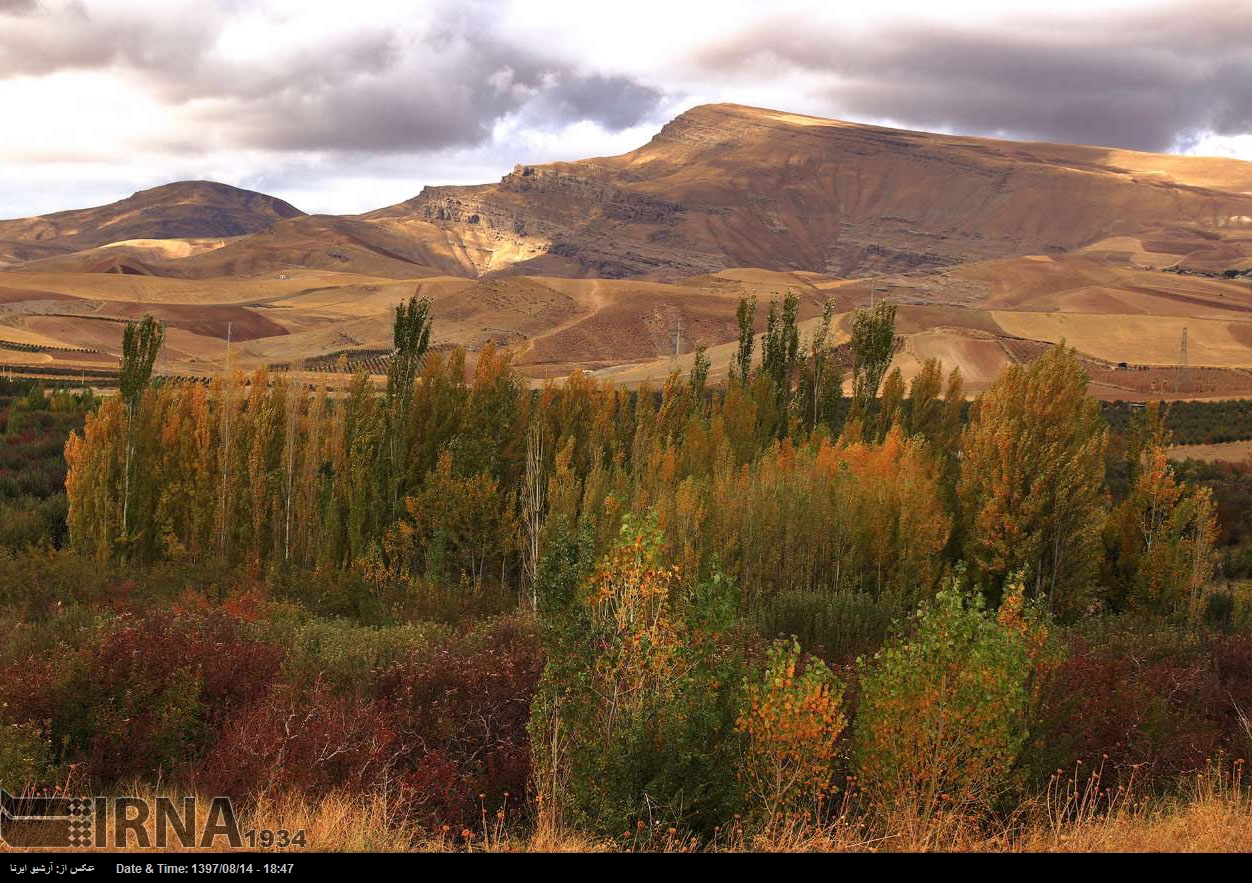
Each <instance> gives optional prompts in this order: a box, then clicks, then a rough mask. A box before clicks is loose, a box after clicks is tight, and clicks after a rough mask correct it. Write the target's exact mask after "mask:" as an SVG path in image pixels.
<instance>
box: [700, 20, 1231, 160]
mask: <svg viewBox="0 0 1252 883" xmlns="http://www.w3.org/2000/svg"><path fill="white" fill-rule="evenodd" d="M1250 45H1252V7H1247V6H1244V7H1242V8H1236V7H1233V6H1231V5H1230V4H1226V3H1214V2H1188V3H1182V2H1176V3H1172V4H1166V5H1157V6H1155V7H1153V8H1147V9H1138V10H1132V11H1130V12H1121V13H1119V14H1117V15H1111V14H1104V15H1100V14H1091V13H1085V14H1070V15H1069V16H1061V17H1054V18H1050V19H1048V20H1046V21H1045V20H1039V19H1018V20H1008V21H1004V20H1000V21H996V20H990V21H986V22H982V23H971V22H961V23H956V24H951V23H943V22H927V23H925V24H924V25H921V24H918V23H915V22H911V21H895V22H888V23H886V24H884V25H883V26H881V27H877V28H873V29H871V30H870V31H868V32H865V31H861V32H857V33H852V34H849V33H846V32H844V31H842V30H841V29H840V28H839V27H837V23H813V22H810V24H809V26H808V27H806V28H804V29H802V30H801V29H797V28H795V27H794V25H793V23H791V22H788V21H773V22H761V23H759V25H758V26H756V27H753V28H751V29H749V30H744V31H742V32H739V33H736V34H733V35H729V36H727V37H726V38H724V39H722V40H720V41H717V42H715V43H712V44H710V45H708V46H706V47H703V48H702V50H701V51H700V52H699V53H698V54H697V56H696V58H695V64H696V66H697V67H698V68H699V69H701V70H703V71H704V72H705V73H706V74H707V75H718V76H729V77H749V76H760V74H761V72H763V71H767V70H773V71H774V72H775V75H777V71H778V70H779V69H780V68H784V69H786V68H789V69H792V70H798V71H801V72H803V73H806V74H808V75H810V76H811V77H812V78H813V79H812V82H811V88H812V90H813V91H814V93H815V94H816V95H818V96H820V97H821V98H822V99H824V100H825V102H826V104H827V106H828V107H829V108H830V109H831V111H832V112H834V113H839V114H844V115H849V116H853V117H859V118H864V117H871V118H878V119H888V120H894V121H899V122H901V123H903V124H907V125H911V126H915V127H918V128H927V127H930V128H943V129H947V130H950V131H958V132H967V133H983V134H1007V135H1012V136H1017V137H1030V138H1039V139H1048V140H1054V141H1066V142H1074V143H1084V144H1102V145H1109V146H1117V147H1132V148H1139V149H1145V150H1168V149H1170V148H1171V147H1174V146H1176V145H1179V144H1183V143H1186V142H1187V141H1188V140H1189V139H1194V138H1196V137H1199V136H1200V135H1202V134H1203V133H1207V132H1216V133H1218V134H1238V133H1242V132H1247V131H1250V130H1252V57H1250V56H1249V52H1248V47H1249V46H1250Z"/></svg>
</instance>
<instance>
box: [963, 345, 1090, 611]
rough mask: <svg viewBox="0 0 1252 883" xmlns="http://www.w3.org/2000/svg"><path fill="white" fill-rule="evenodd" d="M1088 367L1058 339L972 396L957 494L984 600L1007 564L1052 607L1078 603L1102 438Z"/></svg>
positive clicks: (1073, 607) (999, 584)
mask: <svg viewBox="0 0 1252 883" xmlns="http://www.w3.org/2000/svg"><path fill="white" fill-rule="evenodd" d="M1087 383H1088V376H1087V372H1086V371H1084V370H1083V368H1082V366H1081V365H1080V364H1079V362H1078V359H1077V357H1076V356H1075V355H1074V352H1073V350H1070V349H1068V348H1066V347H1065V346H1063V345H1062V346H1057V347H1053V348H1052V349H1050V350H1048V352H1047V353H1045V354H1044V355H1042V356H1040V357H1039V358H1038V359H1036V360H1035V361H1034V362H1031V363H1030V365H1029V366H1023V365H1013V366H1011V367H1009V368H1008V369H1006V370H1005V371H1004V373H1003V374H1001V375H1000V379H999V380H997V381H996V383H995V385H993V386H992V387H991V388H990V389H989V390H987V392H986V393H984V394H983V396H982V397H981V398H980V399H979V400H978V401H977V402H976V403H975V405H974V409H973V411H972V414H971V418H970V423H969V426H968V427H966V430H965V433H964V436H963V439H962V445H961V456H962V462H961V478H960V484H959V490H958V494H957V496H958V499H959V500H960V505H961V507H962V510H963V511H962V514H963V519H962V520H963V522H964V545H965V555H966V560H967V561H968V563H969V565H970V571H971V574H972V575H974V576H975V577H976V579H977V580H978V583H979V585H980V586H981V587H982V588H983V590H984V591H985V592H987V593H988V594H989V595H990V596H991V597H992V599H993V600H994V599H997V598H998V597H999V594H1000V591H1001V589H1002V588H1003V585H1004V580H1005V579H1006V578H1007V577H1008V576H1009V574H1011V573H1013V572H1014V571H1018V570H1022V571H1025V572H1026V573H1027V574H1028V587H1029V589H1030V590H1031V593H1032V594H1034V595H1037V596H1043V597H1047V598H1048V599H1049V600H1050V602H1051V605H1052V608H1053V610H1054V611H1056V612H1059V613H1076V612H1079V611H1080V610H1081V608H1082V605H1083V604H1084V603H1085V602H1086V600H1087V596H1088V592H1089V590H1090V588H1091V586H1092V584H1093V582H1094V579H1095V575H1096V570H1097V567H1098V565H1099V561H1100V553H1101V535H1100V534H1101V527H1102V525H1103V523H1104V507H1105V493H1104V468H1105V464H1104V453H1105V447H1106V444H1107V439H1108V435H1107V432H1106V430H1105V427H1104V421H1103V418H1102V417H1101V416H1100V408H1099V403H1097V402H1096V400H1095V399H1092V398H1090V397H1088V396H1087Z"/></svg>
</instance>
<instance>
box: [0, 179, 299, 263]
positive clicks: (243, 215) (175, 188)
mask: <svg viewBox="0 0 1252 883" xmlns="http://www.w3.org/2000/svg"><path fill="white" fill-rule="evenodd" d="M303 214H304V213H303V212H301V211H300V210H299V209H297V208H295V207H293V206H291V205H289V204H288V203H286V202H283V201H282V200H281V199H276V198H275V197H273V196H266V195H265V194H264V193H256V192H254V191H251V190H241V189H240V188H238V187H231V186H229V185H227V184H218V183H216V182H213V181H178V182H176V183H173V184H164V185H162V186H160V187H153V188H151V189H150V190H141V191H139V192H138V193H135V194H133V195H132V196H128V197H127V198H126V199H120V200H118V201H117V202H113V203H109V204H108V205H102V206H97V207H95V208H87V209H74V210H71V211H64V212H56V213H54V214H50V215H39V216H38V217H34V218H18V219H15V220H9V221H0V261H2V260H10V261H29V260H35V259H38V258H45V257H52V256H56V255H62V254H70V253H73V252H77V251H81V250H83V249H89V248H94V247H98V246H103V245H108V244H110V243H125V242H128V241H130V240H154V239H200V238H225V237H233V236H246V235H248V234H250V233H258V232H260V231H262V230H266V229H268V228H270V227H271V226H273V225H274V223H275V222H277V221H280V220H283V219H286V218H295V217H299V216H301V215H303Z"/></svg>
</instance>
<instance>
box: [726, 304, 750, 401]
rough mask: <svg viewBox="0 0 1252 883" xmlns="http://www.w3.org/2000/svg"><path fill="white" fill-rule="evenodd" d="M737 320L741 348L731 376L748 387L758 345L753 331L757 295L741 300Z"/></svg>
mask: <svg viewBox="0 0 1252 883" xmlns="http://www.w3.org/2000/svg"><path fill="white" fill-rule="evenodd" d="M735 320H736V321H737V322H738V324H739V348H738V349H737V350H736V351H735V364H734V366H733V367H732V368H731V374H732V375H733V376H734V377H735V378H737V379H738V381H739V384H740V385H741V386H745V387H746V386H747V385H748V379H749V378H750V377H751V376H752V349H753V347H754V346H755V343H756V336H755V333H754V332H753V330H752V325H753V322H754V321H755V320H756V295H753V296H752V297H750V298H749V297H744V298H741V299H740V301H739V308H738V309H737V310H736V311H735Z"/></svg>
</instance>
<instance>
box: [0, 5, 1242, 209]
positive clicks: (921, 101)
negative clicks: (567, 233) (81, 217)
mask: <svg viewBox="0 0 1252 883" xmlns="http://www.w3.org/2000/svg"><path fill="white" fill-rule="evenodd" d="M721 101H730V102H737V103H740V104H750V105H756V106H761V107H769V108H774V109H779V110H787V111H793V112H798V113H808V114H813V115H817V116H825V117H832V118H838V119H845V120H852V121H859V122H867V123H874V124H878V125H889V126H898V127H901V128H911V129H923V130H929V131H941V132H948V133H955V134H969V135H991V136H997V137H1008V138H1020V139H1029V140H1049V141H1062V142H1071V143H1086V144H1099V145H1107V146H1111V147H1125V148H1133V149H1141V150H1154V151H1170V152H1176V153H1200V154H1205V155H1218V156H1233V157H1237V158H1241V159H1246V160H1252V2H1248V0H1233V2H1232V0H1220V2H1218V0H1153V2H1146V0H1085V2H1071V0H1048V2H1036V3H1030V4H1026V3H1004V2H1003V0H997V2H981V0H978V2H959V0H952V2H946V3H935V2H920V3H919V2H897V0H874V2H872V3H865V2H864V0H857V2H843V0H825V2H792V0H770V2H733V0H717V2H708V3H705V2H699V0H677V2H676V0H664V2H656V0H629V2H618V3H612V4H610V3H605V2H603V0H600V2H596V0H523V2H508V0H498V2H492V0H450V2H445V0H425V2H413V0H408V2H400V0H377V2H375V0H333V2H322V0H196V2H184V0H0V217H23V216H27V215H33V214H40V213H44V212H50V211H57V210H61V209H68V208H81V207H84V206H88V205H98V204H102V203H106V202H111V201H113V200H115V199H120V198H122V197H125V196H128V195H130V194H131V193H133V192H135V191H136V190H140V189H143V188H145V187H151V186H155V185H157V184H162V183H166V182H169V181H175V180H186V179H211V180H217V181H223V182H225V183H228V184H234V185H236V186H240V187H246V188H249V189H253V190H260V191H263V192H266V193H270V194H272V195H275V196H279V197H281V198H283V199H286V200H288V201H289V202H291V203H292V204H294V205H295V206H297V207H298V208H300V209H303V210H304V211H308V212H326V213H336V214H342V213H355V212H361V211H367V210H369V209H373V208H378V207H381V206H384V205H390V204H393V203H396V202H400V201H402V200H404V199H408V198H410V197H412V196H414V195H416V194H417V193H418V192H420V190H421V188H422V187H423V186H425V185H427V184H466V183H478V182H484V181H492V180H497V179H498V178H499V177H500V176H501V175H502V174H504V173H505V172H507V171H509V170H510V169H511V168H512V167H513V166H514V165H515V164H517V163H539V162H550V161H556V160H563V159H581V158H586V157H592V156H605V155H611V154H617V153H623V152H625V151H627V150H631V149H633V148H635V147H638V146H639V145H641V144H643V143H645V142H646V141H647V140H648V139H649V138H651V137H652V135H653V134H655V132H656V131H657V130H658V129H659V128H660V127H661V125H663V124H664V123H665V122H666V121H668V120H669V119H672V118H673V117H674V116H676V115H677V114H679V113H681V112H682V111H684V110H686V109H688V108H690V107H693V106H695V105H698V104H704V103H709V102H721Z"/></svg>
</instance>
